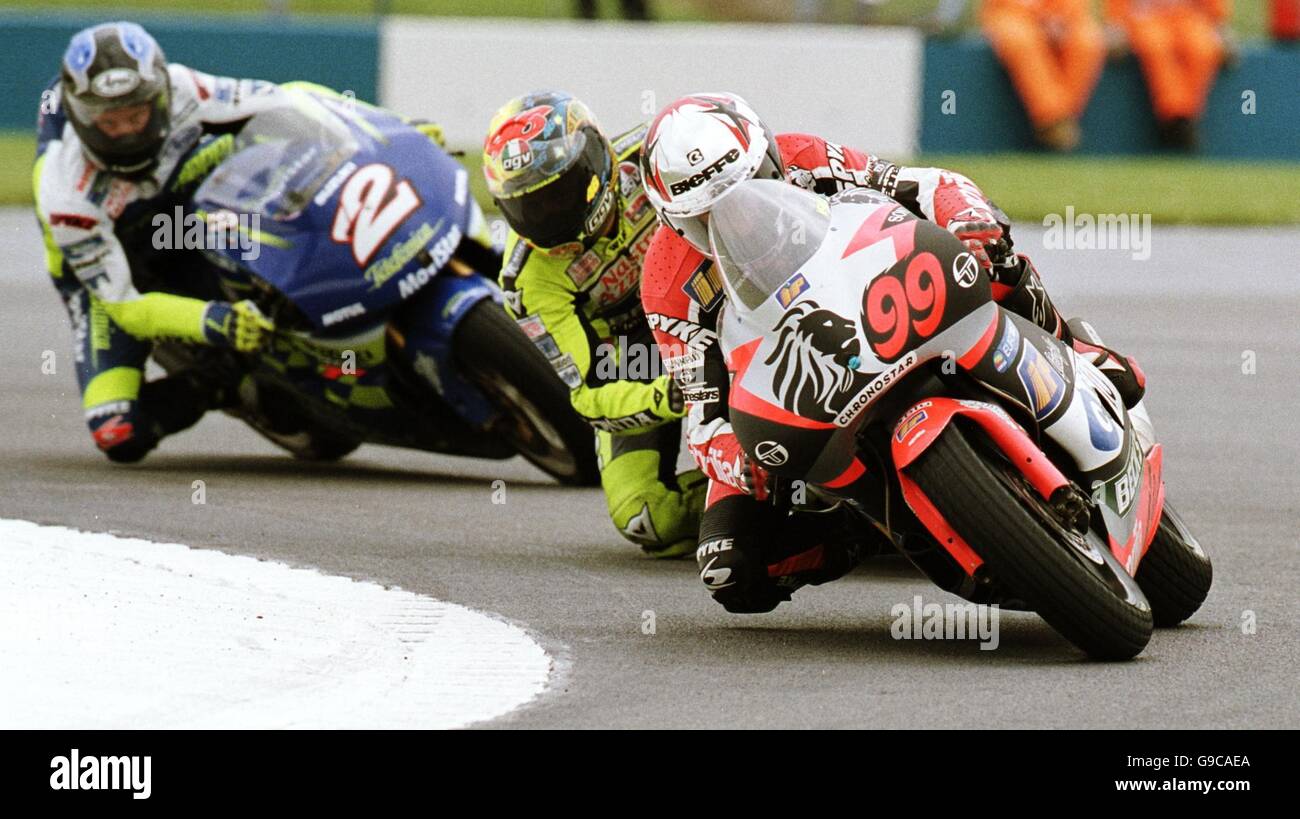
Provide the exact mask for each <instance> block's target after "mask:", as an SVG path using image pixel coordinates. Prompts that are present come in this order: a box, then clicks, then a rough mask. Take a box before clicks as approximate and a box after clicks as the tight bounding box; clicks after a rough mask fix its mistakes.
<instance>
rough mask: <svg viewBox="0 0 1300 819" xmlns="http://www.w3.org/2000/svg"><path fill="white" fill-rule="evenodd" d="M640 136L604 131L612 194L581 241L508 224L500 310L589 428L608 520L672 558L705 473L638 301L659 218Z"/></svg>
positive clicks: (683, 545)
mask: <svg viewBox="0 0 1300 819" xmlns="http://www.w3.org/2000/svg"><path fill="white" fill-rule="evenodd" d="M644 137H645V127H644V126H642V127H638V128H636V129H633V130H632V131H629V132H627V133H625V134H622V135H620V136H618V137H616V138H614V139H613V140H612V145H613V149H614V153H615V156H616V160H617V161H616V163H615V164H616V170H617V173H618V179H619V205H618V207H617V211H618V215H617V219H616V222H615V224H614V227H613V228H612V229H611V230H610V232H609V233H608V234H607V235H605V236H602V237H601V238H599V239H598V240H597V241H596V242H595V243H594V244H593V245H592V246H591V247H590V248H589V249H586V250H583V248H582V245H581V244H577V243H574V244H571V245H566V246H561V247H559V248H550V249H547V248H538V247H533V246H532V245H530V244H529V243H528V242H526V241H524V240H522V239H521V238H520V237H519V236H518V235H517V234H515V233H514V232H513V231H511V233H510V235H509V237H508V239H507V243H506V248H505V254H504V262H503V265H502V270H501V277H500V283H501V289H502V291H503V293H504V295H505V303H506V306H507V309H508V311H509V312H510V314H511V315H512V317H513V318H514V319H515V320H516V321H517V322H518V324H519V326H520V328H522V329H523V331H524V333H525V334H526V335H527V336H528V337H529V338H530V339H532V340H533V343H534V344H536V345H537V347H538V349H540V350H541V351H542V353H543V354H544V355H545V356H546V357H547V359H549V360H550V362H551V364H552V365H553V366H554V367H555V370H556V372H557V373H558V374H559V376H560V378H561V379H562V380H563V381H564V382H565V384H567V385H568V386H569V388H570V390H571V393H570V397H571V400H572V403H573V407H574V408H575V409H576V410H577V411H578V413H579V414H580V415H582V417H584V418H585V419H587V421H588V422H589V423H590V424H591V425H592V426H593V427H594V428H595V430H596V446H597V452H598V455H599V463H600V470H601V486H602V488H603V489H604V492H605V500H606V504H607V506H608V509H609V514H610V517H611V519H612V520H613V522H614V525H615V527H617V528H618V530H619V532H621V533H622V534H623V536H624V537H625V538H627V539H628V540H630V541H632V542H633V543H636V544H638V545H640V546H641V547H642V549H643V550H645V551H646V552H647V553H650V554H653V555H656V556H660V557H675V556H679V555H683V554H689V553H690V552H691V551H693V550H694V549H695V546H696V540H697V538H696V535H697V532H698V527H699V519H700V514H701V511H702V509H703V506H704V490H705V480H704V476H703V475H702V474H701V473H700V472H699V471H698V470H696V469H693V468H692V464H691V460H690V458H689V457H687V456H685V454H684V453H683V452H682V422H681V419H682V416H683V414H684V408H683V405H682V402H681V398H680V395H679V394H678V393H677V392H676V390H675V387H674V385H673V383H672V379H671V377H670V376H669V375H668V374H667V373H663V372H661V367H660V365H659V361H658V353H657V349H656V345H655V343H654V339H653V337H652V336H651V334H650V331H649V328H648V327H647V326H646V322H645V315H644V312H643V310H642V307H641V297H640V284H641V268H642V264H643V262H644V259H645V254H646V250H647V249H648V247H649V246H650V240H651V238H652V236H653V234H654V229H655V225H656V224H657V222H656V220H655V214H654V210H653V209H652V208H651V207H650V204H649V202H648V200H647V199H646V196H645V192H644V189H643V187H642V184H641V176H640V170H639V168H638V161H637V160H638V158H639V156H640V151H641V149H642V141H643V139H644Z"/></svg>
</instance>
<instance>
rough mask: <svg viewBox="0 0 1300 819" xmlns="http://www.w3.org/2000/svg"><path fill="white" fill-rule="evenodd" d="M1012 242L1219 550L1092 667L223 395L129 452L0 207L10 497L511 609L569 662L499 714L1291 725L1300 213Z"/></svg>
mask: <svg viewBox="0 0 1300 819" xmlns="http://www.w3.org/2000/svg"><path fill="white" fill-rule="evenodd" d="M1018 236H1019V244H1020V247H1021V248H1022V249H1024V250H1026V251H1028V252H1030V253H1031V254H1033V255H1034V257H1035V258H1036V260H1037V261H1038V265H1039V268H1040V270H1042V271H1043V275H1044V278H1045V280H1046V283H1047V286H1048V289H1049V290H1050V291H1051V292H1052V293H1053V295H1054V296H1055V298H1056V300H1057V302H1058V303H1059V304H1061V305H1063V307H1064V309H1065V311H1066V312H1067V313H1069V314H1078V315H1085V316H1088V317H1089V318H1091V319H1092V320H1093V321H1094V324H1096V325H1097V326H1098V328H1099V329H1100V330H1101V331H1102V332H1103V334H1104V335H1106V336H1107V337H1108V341H1109V342H1110V343H1112V344H1113V345H1115V346H1117V347H1119V348H1121V349H1123V350H1126V351H1130V352H1132V353H1133V354H1135V355H1136V356H1137V357H1138V358H1139V360H1140V361H1141V363H1142V364H1143V366H1144V369H1145V370H1146V373H1147V375H1148V378H1149V383H1150V385H1151V388H1150V392H1149V396H1150V397H1149V399H1148V405H1149V407H1150V410H1151V415H1152V417H1153V419H1154V420H1155V424H1156V431H1157V435H1158V436H1159V437H1160V439H1161V440H1162V441H1163V442H1164V444H1165V445H1166V482H1167V485H1168V489H1169V496H1170V498H1171V499H1172V500H1173V501H1174V502H1175V503H1176V505H1177V506H1178V507H1179V508H1180V510H1181V511H1182V513H1183V516H1184V518H1185V519H1186V520H1187V521H1188V523H1189V524H1190V525H1191V526H1192V527H1193V529H1194V530H1195V531H1196V532H1197V533H1198V534H1199V536H1200V538H1201V540H1202V542H1203V543H1204V544H1205V546H1206V547H1207V549H1208V550H1209V551H1210V552H1211V554H1212V557H1213V559H1214V563H1215V585H1214V589H1213V590H1212V592H1211V596H1210V599H1209V600H1208V601H1207V603H1206V604H1205V606H1204V607H1203V608H1202V609H1201V611H1200V612H1199V613H1197V614H1196V615H1195V617H1193V618H1192V620H1191V621H1190V622H1189V623H1188V624H1185V625H1184V626H1182V627H1181V628H1178V629H1175V630H1165V631H1158V632H1157V633H1156V635H1155V636H1154V638H1153V639H1152V642H1151V644H1150V645H1149V646H1148V648H1147V650H1146V651H1145V652H1144V653H1143V654H1142V655H1141V656H1140V658H1138V659H1137V660H1136V661H1133V662H1128V663H1122V664H1099V663H1092V662H1089V661H1087V660H1086V659H1084V658H1083V656H1082V655H1081V654H1080V653H1079V652H1077V651H1076V650H1075V649H1074V648H1073V647H1071V646H1070V645H1069V644H1067V643H1066V642H1065V641H1064V640H1063V639H1062V638H1060V637H1058V636H1057V635H1056V634H1055V633H1054V632H1053V631H1052V630H1051V629H1050V628H1049V627H1048V626H1047V625H1046V624H1044V623H1043V622H1042V621H1041V620H1039V619H1038V618H1037V617H1035V616H1033V615H1030V614H1015V613H1005V614H1003V615H1002V619H1001V634H1000V645H999V647H998V649H997V650H995V651H981V650H979V647H978V644H977V643H975V642H972V641H925V640H902V641H897V640H894V639H893V638H891V636H890V624H891V622H892V621H893V616H892V615H891V614H890V609H891V607H892V606H894V605H895V604H898V603H910V601H911V600H912V598H913V596H914V595H917V594H919V595H922V596H923V597H924V599H925V601H926V602H943V601H944V600H946V599H950V598H947V597H946V596H945V595H943V594H942V593H940V592H939V591H938V590H937V589H935V588H933V587H932V586H931V585H930V584H929V583H928V582H927V581H925V580H924V579H923V578H921V577H920V576H919V575H917V574H915V573H913V572H912V571H911V570H910V569H908V568H907V567H906V566H904V565H902V564H901V562H900V561H896V560H895V561H890V562H884V563H882V562H877V563H875V564H873V565H868V566H864V567H862V568H860V569H859V570H858V571H857V572H855V573H854V574H853V575H851V576H849V577H847V578H845V579H843V580H841V581H838V582H835V583H832V584H828V585H827V586H823V587H820V588H814V589H804V590H802V591H800V592H798V593H797V594H796V595H795V599H794V601H793V602H792V603H790V604H786V605H783V606H782V607H780V608H779V609H778V610H777V611H775V612H773V613H772V614H769V615H757V616H733V615H728V614H727V613H726V612H724V611H723V610H722V609H721V607H719V606H717V605H716V604H714V603H713V602H712V601H711V600H710V599H709V598H708V596H707V594H706V593H705V592H704V591H703V589H702V587H701V586H700V584H699V582H698V580H697V579H696V577H695V572H694V571H693V562H658V561H653V560H648V559H644V558H642V557H641V556H640V554H639V552H638V551H637V550H636V549H635V548H634V547H632V546H630V545H629V544H627V543H625V542H623V541H622V540H621V539H620V537H619V536H618V535H617V533H616V532H615V531H614V529H613V528H612V526H611V525H610V524H609V522H608V519H607V518H606V517H605V511H604V502H603V498H602V496H601V494H600V492H599V491H598V490H567V489H561V488H558V487H556V486H554V485H552V484H551V483H549V482H548V480H546V479H545V477H544V476H542V475H541V474H540V473H539V472H537V471H536V470H534V469H533V468H532V467H530V466H529V465H527V464H525V463H523V462H522V461H519V460H517V459H516V460H515V461H510V462H500V463H498V462H485V461H473V460H466V459H454V458H442V457H435V456H429V455H425V454H422V453H411V452H402V451H395V450H388V449H383V448H378V447H365V448H363V449H362V450H360V451H359V452H358V453H356V454H354V455H353V456H352V457H350V458H349V459H347V460H346V461H344V462H342V463H340V464H336V465H326V466H316V465H310V464H307V465H304V464H300V463H297V462H295V461H293V460H292V459H290V458H289V457H287V456H284V455H281V454H280V453H279V452H278V451H277V450H275V449H274V448H273V447H271V446H270V445H269V444H266V443H264V442H263V441H262V440H261V439H260V438H259V437H257V436H256V435H255V434H254V433H253V432H251V431H250V430H248V429H246V428H244V427H243V426H241V425H240V424H239V423H237V422H235V421H233V420H231V419H229V418H226V417H225V416H216V415H214V416H211V417H209V418H206V419H204V421H203V422H201V423H200V424H199V425H198V426H197V427H195V428H194V429H192V430H190V431H188V432H186V433H183V434H181V435H179V436H176V437H175V438H173V439H169V440H168V441H166V442H165V443H164V445H163V446H162V447H161V448H160V450H159V451H157V452H155V453H154V454H153V455H152V456H151V457H150V458H148V459H147V460H146V461H145V462H144V463H143V464H141V465H138V466H135V467H118V466H113V465H111V464H109V463H108V462H107V461H106V460H105V459H104V458H103V457H102V456H101V455H99V454H98V453H97V452H96V451H95V450H94V449H93V447H92V445H91V441H90V438H89V436H88V434H87V432H86V429H85V426H84V423H83V421H82V417H81V413H80V410H79V400H78V396H77V390H76V385H75V376H74V374H73V370H72V366H71V352H70V351H71V341H70V333H69V330H68V325H67V320H66V318H65V316H64V313H63V309H62V307H61V305H60V303H59V300H58V298H57V296H56V294H55V292H54V290H53V288H51V287H50V285H49V284H48V282H47V281H46V280H45V276H44V273H43V271H42V259H41V254H40V247H39V243H38V239H37V233H36V230H35V227H34V225H33V220H32V218H31V216H30V214H29V213H27V212H23V211H14V210H9V211H0V237H2V242H3V253H2V254H0V259H2V260H0V351H3V355H2V356H0V419H3V428H2V431H0V517H7V518H22V519H27V520H32V521H36V522H40V523H58V524H65V525H69V526H73V527H78V528H82V529H87V530H95V531H111V532H116V533H120V534H124V535H133V536H139V537H144V538H149V539H155V540H163V541H175V542H182V543H188V544H191V545H194V546H197V547H202V548H216V549H221V550H224V551H228V552H233V553H238V554H246V555H252V556H256V557H262V558H267V559H273V560H279V561H283V562H286V563H289V564H291V565H294V566H312V567H318V568H320V569H322V570H324V571H326V572H330V573H335V574H340V575H346V576H351V577H355V578H363V579H369V580H376V581H379V582H382V583H385V584H392V585H397V586H400V587H402V588H404V589H407V590H410V591H414V592H419V593H424V594H428V595H431V596H433V597H435V598H438V599H440V600H446V601H451V602H455V603H461V604H464V605H467V606H470V607H472V608H475V609H479V610H482V611H487V612H493V613H496V614H497V615H499V616H501V617H504V618H506V619H509V620H511V621H514V622H516V623H519V624H522V625H524V626H525V627H526V628H528V629H529V630H530V631H531V632H532V633H533V634H534V635H536V636H537V637H538V639H539V640H540V641H541V642H542V644H543V645H544V646H545V647H546V648H547V650H548V651H550V652H551V654H552V655H553V656H554V657H555V658H556V660H557V663H556V670H555V673H554V675H553V678H552V684H551V687H550V689H549V691H548V693H546V694H544V695H543V696H542V697H540V698H539V699H537V700H535V701H534V702H533V703H532V704H531V705H529V706H526V707H525V708H523V709H521V710H519V711H516V712H514V713H513V714H511V715H509V716H507V717H505V718H503V719H500V720H498V721H496V722H495V723H490V725H493V726H500V727H683V728H716V727H731V726H737V727H759V726H775V727H806V726H821V727H840V726H843V727H963V728H989V727H1124V726H1137V727H1289V728H1296V727H1300V698H1297V697H1296V693H1295V692H1296V687H1295V685H1296V684H1295V680H1296V676H1297V672H1300V653H1298V651H1300V641H1297V624H1298V623H1300V602H1297V595H1296V588H1297V586H1298V585H1300V568H1298V563H1297V557H1300V532H1298V531H1297V526H1296V522H1297V518H1298V517H1300V468H1298V465H1300V428H1298V427H1300V424H1298V423H1297V419H1296V407H1297V404H1298V403H1300V401H1298V400H1297V399H1300V366H1298V365H1297V358H1296V353H1297V351H1298V350H1300V323H1298V322H1297V317H1300V230H1296V229H1285V230H1283V229H1260V230H1250V231H1247V230H1209V229H1190V228H1185V229H1179V228H1161V227H1159V226H1157V227H1156V228H1155V231H1154V234H1153V236H1152V252H1151V257H1150V258H1149V259H1148V260H1145V261H1134V260H1132V259H1131V258H1130V254H1129V253H1127V252H1124V251H1082V250H1075V251H1053V250H1046V249H1043V241H1042V238H1041V231H1038V230H1035V229H1034V228H1032V227H1029V228H1026V229H1023V230H1021V231H1020V232H1019V233H1018ZM46 350H52V351H55V353H56V355H57V359H56V361H57V364H58V367H57V372H56V373H55V374H53V375H46V374H43V373H42V369H41V363H42V354H43V352H44V351H46ZM1252 353H1253V362H1254V374H1245V373H1243V363H1246V364H1249V363H1250V361H1249V359H1251V358H1252V355H1251V354H1252ZM498 479H500V480H504V481H506V503H505V504H493V503H492V498H493V489H492V485H491V484H492V482H493V481H495V480H498ZM195 480H203V481H204V482H205V483H206V492H207V503H206V504H205V505H194V504H192V503H191V493H192V488H191V487H192V482H193V481H195ZM647 612H653V619H654V633H653V634H645V633H643V624H644V623H645V622H647V617H649V615H648V614H647ZM1252 613H1253V614H1252ZM1252 617H1253V620H1254V629H1253V633H1246V632H1249V631H1252V630H1251V629H1249V628H1243V622H1247V624H1248V621H1249V620H1250V619H1251V618H1252Z"/></svg>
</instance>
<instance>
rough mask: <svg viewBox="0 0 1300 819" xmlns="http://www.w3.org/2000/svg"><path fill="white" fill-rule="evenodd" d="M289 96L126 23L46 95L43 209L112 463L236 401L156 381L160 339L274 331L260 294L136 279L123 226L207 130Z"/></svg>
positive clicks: (75, 61) (85, 403)
mask: <svg viewBox="0 0 1300 819" xmlns="http://www.w3.org/2000/svg"><path fill="white" fill-rule="evenodd" d="M282 102H283V92H282V90H281V89H280V87H279V86H276V85H273V84H272V83H268V82H262V81H259V80H246V79H232V78H229V77H214V76H211V75H208V74H203V73H201V72H198V71H194V70H193V69H190V68H187V67H185V66H183V65H178V64H176V63H171V64H168V63H167V60H166V59H165V57H164V56H163V52H162V49H161V48H159V46H158V43H157V42H155V41H154V39H153V37H151V36H150V35H149V34H148V33H147V32H146V31H145V30H144V29H143V28H141V27H140V26H139V25H136V24H135V23H124V22H123V23H105V24H102V25H98V26H94V27H92V28H88V29H85V30H83V31H80V32H78V33H77V34H76V35H74V36H73V38H72V40H71V42H70V43H69V44H68V49H67V52H66V53H65V54H64V56H63V66H62V70H61V71H60V74H59V78H58V79H57V80H56V81H55V82H54V83H53V84H52V85H51V87H50V89H49V90H48V91H47V92H46V94H45V95H44V96H43V98H42V105H41V113H40V118H39V120H38V122H37V149H36V151H37V154H36V166H35V168H34V170H33V173H32V183H33V186H34V189H35V197H36V215H37V218H38V219H39V221H40V225H41V231H42V234H43V236H44V240H45V256H46V265H47V267H48V268H49V272H50V276H52V277H53V279H54V285H55V287H56V288H57V289H58V291H59V294H60V295H61V296H62V297H63V302H64V305H65V306H66V307H67V310H68V316H69V318H70V319H71V321H72V329H73V336H74V339H75V343H76V350H75V356H76V362H77V380H78V384H79V386H80V388H81V394H82V407H83V409H84V411H85V415H86V422H87V424H88V425H89V426H90V432H91V435H92V436H93V437H94V440H95V443H96V445H97V446H98V447H99V448H100V449H101V450H102V451H103V452H104V454H105V455H107V456H108V458H109V459H110V460H112V461H116V462H124V463H129V462H134V461H138V460H140V459H141V458H143V457H144V456H145V455H146V454H148V453H149V451H150V450H152V449H153V448H154V447H155V446H157V444H158V442H159V440H161V439H162V438H163V437H164V436H166V435H170V434H172V433H174V432H178V431H180V430H183V429H185V428H187V427H189V426H191V425H192V424H194V423H195V422H196V421H198V419H199V418H200V417H201V416H202V415H203V414H204V413H205V412H206V411H207V410H209V409H212V408H215V407H218V406H224V405H226V404H227V402H228V401H229V400H230V397H229V395H227V392H228V389H227V388H225V387H223V386H222V385H220V384H218V383H214V382H213V380H212V379H210V378H207V377H205V376H204V374H202V373H198V372H184V373H181V374H177V375H172V376H168V377H166V378H162V379H159V380H155V381H149V382H145V381H144V365H145V360H146V359H147V358H148V356H149V352H150V349H151V346H152V345H151V342H153V341H155V340H161V339H179V340H183V341H188V342H193V343H196V344H206V345H212V346H214V347H218V348H226V349H233V350H238V351H240V352H251V351H253V350H256V349H258V348H259V347H260V346H261V344H262V342H263V340H264V338H265V337H266V335H267V334H268V333H269V332H270V331H271V330H272V325H271V323H270V321H268V320H267V319H266V318H265V317H264V316H262V315H261V314H260V313H259V312H258V310H257V308H256V306H254V305H253V303H252V302H251V301H241V302H236V303H230V302H226V301H205V300H202V299H197V298H189V297H186V296H181V295H173V294H170V293H163V292H144V293H142V292H140V291H139V290H137V289H136V282H135V281H134V280H133V277H132V272H133V260H132V259H131V258H130V257H129V255H128V252H127V249H126V248H125V247H124V246H123V243H122V242H121V240H120V238H119V236H118V233H117V230H116V229H117V227H118V224H119V222H120V221H121V220H123V219H126V218H130V217H131V214H132V213H138V212H139V211H140V209H141V208H144V207H147V206H148V203H149V201H150V200H151V199H153V198H155V197H157V196H158V195H159V194H160V193H161V192H162V191H163V189H164V186H165V184H166V183H167V180H168V179H169V177H171V176H172V174H173V173H174V172H175V171H176V169H177V165H178V163H179V161H180V160H181V158H182V157H183V156H184V155H185V154H186V153H187V152H188V151H189V149H191V148H192V147H194V145H195V144H197V142H198V141H199V139H200V138H201V137H202V136H203V135H204V134H205V133H214V132H220V131H222V130H225V131H232V130H236V129H237V128H238V127H239V126H240V125H241V124H242V123H243V122H244V121H246V120H247V118H248V117H249V116H251V115H252V114H254V113H257V112H258V111H261V110H264V109H266V108H268V107H271V106H275V105H278V104H282ZM176 272H177V273H179V272H180V271H176Z"/></svg>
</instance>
